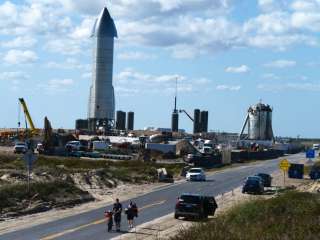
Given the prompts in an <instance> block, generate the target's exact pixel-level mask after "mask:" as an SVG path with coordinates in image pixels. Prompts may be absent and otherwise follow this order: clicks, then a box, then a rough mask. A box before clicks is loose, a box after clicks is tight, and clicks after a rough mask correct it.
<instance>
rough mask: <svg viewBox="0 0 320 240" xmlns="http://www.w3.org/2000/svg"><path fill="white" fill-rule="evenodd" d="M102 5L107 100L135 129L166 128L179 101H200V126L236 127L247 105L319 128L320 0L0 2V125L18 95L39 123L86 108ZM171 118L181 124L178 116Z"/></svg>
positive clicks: (12, 121)
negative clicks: (109, 43)
mask: <svg viewBox="0 0 320 240" xmlns="http://www.w3.org/2000/svg"><path fill="white" fill-rule="evenodd" d="M105 4H107V6H108V8H109V10H110V12H111V15H112V16H113V18H114V20H115V24H116V26H117V29H118V34H119V38H118V39H117V40H116V42H115V57H114V85H115V93H116V108H117V109H121V110H124V111H134V112H135V113H136V123H135V126H136V128H143V127H146V126H155V127H169V126H170V115H171V112H172V108H173V95H174V87H175V78H176V77H178V79H179V99H178V105H179V108H183V109H186V110H187V111H189V112H192V111H193V109H194V108H200V109H203V110H208V111H209V129H212V130H219V131H229V132H239V131H240V129H241V127H242V124H243V121H244V118H245V114H246V110H247V108H248V106H249V105H252V104H254V103H257V102H259V100H260V99H262V101H263V102H265V103H268V104H270V105H271V106H273V108H274V114H273V116H274V119H273V120H274V121H273V124H274V132H275V134H276V135H281V136H293V137H295V136H297V135H300V136H304V137H319V133H318V132H319V123H318V122H319V121H318V119H319V118H320V112H319V111H318V109H317V107H318V105H319V104H318V96H319V93H320V81H319V66H320V55H319V53H320V52H319V46H320V45H319V44H320V43H319V32H320V1H319V0H117V1H100V0H91V1H87V0H77V1H76V0H16V1H0V58H1V63H0V89H1V93H0V101H1V103H2V105H1V115H0V116H1V117H0V128H1V127H16V126H17V121H18V97H24V98H25V99H26V101H27V104H28V106H29V109H30V112H31V115H32V117H33V119H34V121H35V123H36V125H37V126H38V127H43V118H44V117H45V116H48V118H49V119H50V120H51V122H52V125H53V126H54V127H55V128H60V127H64V128H73V127H74V121H75V119H78V118H86V115H87V103H88V95H89V86H90V84H91V60H92V59H91V54H92V42H91V39H90V38H89V35H90V31H91V28H92V25H93V21H94V19H95V18H96V16H97V15H98V14H99V12H100V11H101V9H102V7H103V6H104V5H105ZM180 127H181V128H185V129H187V130H191V128H192V124H191V122H190V121H189V120H188V119H187V118H186V117H185V116H183V115H181V122H180Z"/></svg>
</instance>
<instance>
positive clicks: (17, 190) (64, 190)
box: [0, 181, 89, 211]
mask: <svg viewBox="0 0 320 240" xmlns="http://www.w3.org/2000/svg"><path fill="white" fill-rule="evenodd" d="M84 195H87V196H89V195H88V193H86V192H84V191H82V190H80V189H78V188H76V187H75V186H73V185H72V184H69V183H67V182H62V181H54V182H46V183H31V184H30V192H28V187H27V184H26V183H24V184H11V185H7V186H3V187H0V210H1V211H2V210H3V209H6V208H16V207H17V208H22V209H23V208H24V207H25V204H24V203H26V201H28V202H29V201H30V200H31V199H32V201H33V202H35V201H41V202H50V203H51V204H53V205H56V204H61V203H63V202H65V201H68V200H72V199H76V198H81V196H84Z"/></svg>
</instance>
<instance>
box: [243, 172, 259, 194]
mask: <svg viewBox="0 0 320 240" xmlns="http://www.w3.org/2000/svg"><path fill="white" fill-rule="evenodd" d="M263 191H264V186H263V182H262V178H261V177H258V176H252V177H248V178H247V180H246V182H245V183H244V185H243V187H242V193H254V194H262V193H263Z"/></svg>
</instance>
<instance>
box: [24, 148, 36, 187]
mask: <svg viewBox="0 0 320 240" xmlns="http://www.w3.org/2000/svg"><path fill="white" fill-rule="evenodd" d="M23 159H24V161H25V164H26V167H27V171H28V192H30V173H31V170H32V165H33V162H34V161H35V160H36V159H37V158H36V156H35V155H34V153H33V151H32V150H30V149H29V150H28V151H27V152H26V153H25V154H24V155H23Z"/></svg>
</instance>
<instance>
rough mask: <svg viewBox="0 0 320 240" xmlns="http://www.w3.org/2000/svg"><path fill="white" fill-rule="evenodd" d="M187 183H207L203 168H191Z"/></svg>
mask: <svg viewBox="0 0 320 240" xmlns="http://www.w3.org/2000/svg"><path fill="white" fill-rule="evenodd" d="M186 179H187V181H206V174H205V172H204V170H203V169H202V168H191V169H190V170H189V171H188V172H187V175H186Z"/></svg>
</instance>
